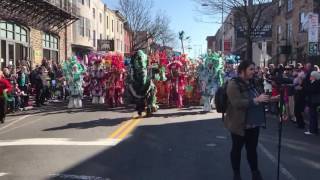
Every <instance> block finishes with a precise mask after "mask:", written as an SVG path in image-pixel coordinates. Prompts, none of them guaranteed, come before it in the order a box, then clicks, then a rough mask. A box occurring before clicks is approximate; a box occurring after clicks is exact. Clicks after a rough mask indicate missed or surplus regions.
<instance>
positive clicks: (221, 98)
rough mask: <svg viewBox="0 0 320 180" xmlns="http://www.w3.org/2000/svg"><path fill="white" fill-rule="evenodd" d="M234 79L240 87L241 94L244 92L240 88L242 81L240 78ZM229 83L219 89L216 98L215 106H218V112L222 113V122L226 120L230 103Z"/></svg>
mask: <svg viewBox="0 0 320 180" xmlns="http://www.w3.org/2000/svg"><path fill="white" fill-rule="evenodd" d="M232 79H233V80H235V82H236V83H237V85H238V86H239V89H240V92H242V89H241V86H240V82H241V80H240V79H239V78H232ZM228 82H229V81H227V82H226V83H225V84H223V85H222V86H221V87H219V88H218V90H217V91H216V93H215V97H214V104H215V106H216V111H217V112H218V113H222V120H224V114H225V113H226V112H227V108H228V103H229V100H228V95H227V86H228Z"/></svg>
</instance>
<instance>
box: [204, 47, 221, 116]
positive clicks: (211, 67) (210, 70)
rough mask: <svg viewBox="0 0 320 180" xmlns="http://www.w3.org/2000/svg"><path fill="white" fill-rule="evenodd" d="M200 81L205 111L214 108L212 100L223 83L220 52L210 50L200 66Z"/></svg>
mask: <svg viewBox="0 0 320 180" xmlns="http://www.w3.org/2000/svg"><path fill="white" fill-rule="evenodd" d="M198 74H199V81H200V86H201V87H200V88H201V94H202V98H203V103H204V105H203V111H205V112H210V111H211V110H212V100H213V99H214V95H215V92H216V91H217V89H218V87H220V86H222V84H223V77H224V75H223V74H224V73H223V58H222V56H221V55H220V54H218V53H211V52H209V53H208V54H207V55H206V56H205V57H204V63H202V64H201V65H200V67H199V72H198Z"/></svg>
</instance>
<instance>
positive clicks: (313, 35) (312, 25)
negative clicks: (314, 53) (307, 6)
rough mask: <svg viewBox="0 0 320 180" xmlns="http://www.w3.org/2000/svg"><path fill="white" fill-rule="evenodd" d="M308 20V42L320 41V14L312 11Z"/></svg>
mask: <svg viewBox="0 0 320 180" xmlns="http://www.w3.org/2000/svg"><path fill="white" fill-rule="evenodd" d="M308 21H309V22H308V25H309V27H308V42H318V38H319V37H318V36H319V35H318V33H319V32H318V28H319V27H318V26H319V15H318V14H315V13H310V14H309V16H308Z"/></svg>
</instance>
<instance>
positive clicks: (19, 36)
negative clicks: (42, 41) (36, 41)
mask: <svg viewBox="0 0 320 180" xmlns="http://www.w3.org/2000/svg"><path fill="white" fill-rule="evenodd" d="M0 37H2V38H5V39H11V40H15V41H21V42H28V39H27V30H26V29H25V28H23V27H22V26H19V25H17V24H12V23H8V22H4V21H2V22H0Z"/></svg>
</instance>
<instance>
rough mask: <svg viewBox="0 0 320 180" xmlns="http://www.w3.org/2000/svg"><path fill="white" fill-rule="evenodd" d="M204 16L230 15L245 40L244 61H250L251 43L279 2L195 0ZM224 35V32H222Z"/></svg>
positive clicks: (265, 0)
mask: <svg viewBox="0 0 320 180" xmlns="http://www.w3.org/2000/svg"><path fill="white" fill-rule="evenodd" d="M195 1H196V2H197V3H198V4H199V5H200V7H201V8H200V9H201V12H203V14H205V15H213V16H217V15H219V14H221V13H224V14H232V15H233V17H234V19H233V21H232V22H228V23H231V24H232V26H234V27H235V28H236V29H242V32H243V37H244V38H245V40H246V60H249V61H252V43H253V42H254V40H255V39H256V37H257V34H259V32H261V31H262V30H263V29H264V28H265V25H268V24H270V20H271V21H272V14H268V12H270V11H271V10H272V8H273V7H274V4H276V3H278V1H279V0H195ZM222 33H224V32H222Z"/></svg>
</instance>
